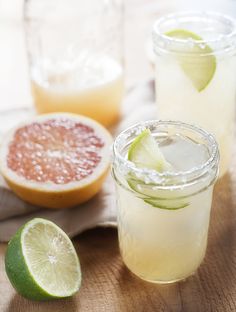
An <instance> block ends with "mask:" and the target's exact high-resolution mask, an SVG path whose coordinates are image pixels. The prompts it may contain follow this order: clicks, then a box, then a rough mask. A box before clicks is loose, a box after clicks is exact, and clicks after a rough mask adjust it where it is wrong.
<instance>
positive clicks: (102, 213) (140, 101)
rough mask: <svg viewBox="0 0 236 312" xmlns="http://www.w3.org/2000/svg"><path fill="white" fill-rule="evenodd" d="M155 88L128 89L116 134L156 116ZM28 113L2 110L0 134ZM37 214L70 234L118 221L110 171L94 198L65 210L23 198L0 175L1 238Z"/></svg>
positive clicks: (114, 131) (142, 86) (7, 237)
mask: <svg viewBox="0 0 236 312" xmlns="http://www.w3.org/2000/svg"><path fill="white" fill-rule="evenodd" d="M153 90H154V88H153V82H152V81H150V82H146V83H143V84H141V85H139V86H135V87H134V88H132V89H130V90H129V91H128V92H127V95H126V98H125V100H124V104H123V112H122V118H121V121H120V122H119V124H118V125H116V126H114V127H113V128H112V129H111V132H112V134H113V135H114V136H116V135H117V134H118V133H119V132H120V131H122V130H123V129H125V128H127V127H129V126H131V125H133V124H134V123H137V122H139V121H144V120H148V119H155V118H156V105H154V96H153V94H154V91H153ZM29 114H30V112H29V111H28V110H25V111H24V110H20V111H14V110H13V111H9V112H6V113H1V114H0V134H4V131H6V130H7V129H8V128H9V127H11V126H12V125H13V124H15V123H17V121H19V120H22V119H25V118H27V117H28V115H29ZM35 217H41V218H46V219H49V220H51V221H53V222H55V223H56V224H58V225H59V226H60V227H61V228H62V229H63V230H64V231H65V232H66V233H67V234H68V235H69V236H70V237H73V236H75V235H77V234H79V233H81V232H82V231H84V230H87V229H90V228H93V227H95V226H100V225H102V226H108V225H116V199H115V186H114V182H113V181H112V177H111V175H109V176H108V178H107V180H106V182H105V183H104V185H103V188H102V190H101V191H100V192H99V194H97V195H96V196H95V197H94V198H92V199H91V200H89V201H88V202H87V203H85V204H82V205H79V206H78V207H75V208H70V209H64V210H52V209H41V208H39V207H35V206H33V205H30V204H28V203H26V202H24V201H22V200H21V199H19V198H18V197H17V196H16V195H15V194H13V193H12V191H11V190H10V189H9V188H8V187H7V186H6V184H5V182H4V180H3V178H2V177H1V176H0V242H7V241H8V240H9V239H10V238H11V236H12V235H13V234H14V233H15V232H16V230H17V229H18V228H19V227H20V226H21V225H22V224H24V223H25V222H27V221H29V220H31V219H32V218H35Z"/></svg>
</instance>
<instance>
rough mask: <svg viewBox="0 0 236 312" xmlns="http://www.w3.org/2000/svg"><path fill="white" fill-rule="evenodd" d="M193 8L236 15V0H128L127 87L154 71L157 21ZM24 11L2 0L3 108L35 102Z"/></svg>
mask: <svg viewBox="0 0 236 312" xmlns="http://www.w3.org/2000/svg"><path fill="white" fill-rule="evenodd" d="M94 1H96V0H94ZM193 9H198V10H203V11H204V10H211V11H219V12H221V13H226V14H228V15H231V16H233V17H235V18H236V0H198V1H196V0H126V1H125V73H126V86H127V87H129V86H133V85H135V84H138V83H140V82H141V81H144V80H147V79H150V78H151V77H152V75H153V72H152V66H151V65H150V61H149V60H148V38H149V37H150V29H151V25H152V23H153V21H154V20H155V19H156V18H158V17H160V16H161V15H163V14H166V13H170V12H173V11H179V10H193ZM22 12H23V1H22V0H8V1H6V0H0V69H1V70H0V94H1V101H0V112H1V111H3V110H6V109H11V108H18V107H22V106H23V107H25V106H30V105H31V103H32V99H31V95H30V87H29V78H28V68H27V61H26V49H25V43H24V33H23V23H22Z"/></svg>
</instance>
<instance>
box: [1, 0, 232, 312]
mask: <svg viewBox="0 0 236 312" xmlns="http://www.w3.org/2000/svg"><path fill="white" fill-rule="evenodd" d="M131 2H132V3H134V4H135V3H138V4H139V17H137V16H138V15H136V20H135V18H134V16H131V15H129V16H128V18H127V21H132V23H129V27H128V28H127V29H126V34H127V36H126V47H127V51H126V54H127V55H126V61H127V65H128V71H127V73H128V77H129V80H130V83H134V82H136V80H137V77H138V78H140V77H141V78H147V77H149V75H150V67H149V64H148V62H147V60H146V58H145V49H144V48H143V47H144V43H145V40H144V38H145V36H146V31H147V25H148V23H146V22H145V18H144V15H145V14H146V13H147V12H148V10H149V11H150V10H151V6H150V7H148V5H149V4H150V5H151V2H152V4H153V3H154V1H150V2H148V1H147V2H146V1H144V0H139V1H138V0H135V1H134V0H132V1H131V0H130V3H131ZM162 2H163V3H164V1H162ZM5 3H10V1H9V2H5ZM12 3H13V4H14V5H15V1H13V2H12ZM142 3H145V5H146V4H147V6H146V11H145V10H142V8H141V9H140V5H141V4H142ZM168 3H169V2H168ZM162 12H163V11H162ZM140 20H142V23H140ZM149 22H150V21H149ZM0 26H1V25H0ZM12 27H13V28H12V29H11V30H10V35H9V36H8V37H9V38H11V42H12V43H11V42H10V41H6V40H5V39H4V38H6V37H7V36H6V33H5V32H4V31H3V32H2V33H1V32H0V42H1V43H2V45H3V48H5V47H6V44H8V45H9V50H10V48H11V50H12V51H15V50H17V52H18V56H19V55H20V54H21V52H20V49H18V48H17V49H16V46H14V45H17V47H19V45H18V44H17V42H16V41H14V40H13V35H14V34H15V33H16V32H18V31H19V29H18V27H19V25H18V24H13V26H12ZM137 34H138V37H137ZM1 36H2V37H1ZM3 36H4V37H3ZM17 38H19V37H17ZM17 40H18V39H17ZM10 45H11V46H10ZM20 45H22V42H21V44H20ZM1 50H2V49H1ZM4 51H5V52H6V54H5V56H6V58H5V59H4V58H1V62H2V63H1V64H2V65H3V66H5V67H4V68H5V71H6V73H8V74H9V75H11V76H12V81H13V80H14V81H13V84H12V83H9V84H8V87H7V86H5V83H6V81H0V91H1V96H2V94H3V93H4V92H5V93H4V94H5V98H6V101H5V102H6V103H7V104H8V105H9V104H10V102H11V103H12V106H16V105H17V104H19V97H21V99H22V102H24V100H25V102H27V101H28V100H29V93H28V90H27V83H26V81H25V80H24V79H23V80H24V81H23V82H22V81H21V79H18V78H19V77H18V76H15V73H17V75H19V73H20V76H22V77H23V76H24V77H25V76H26V67H24V66H23V65H22V61H20V62H16V61H15V66H17V64H18V65H19V67H18V68H16V67H14V66H13V65H12V66H13V67H11V69H10V72H9V67H7V65H6V64H7V62H8V63H9V64H12V60H13V58H12V60H11V59H7V57H10V56H9V54H8V53H7V51H6V50H4ZM132 51H133V52H132ZM14 57H15V55H14ZM22 59H25V54H24V52H23V50H22ZM137 64H138V65H139V66H138V70H137ZM3 66H1V68H3ZM17 77H18V78H17ZM19 83H20V85H19ZM12 85H13V86H15V87H16V88H17V87H18V90H21V91H20V92H21V93H20V94H19V93H16V94H15V96H14V92H12ZM22 90H23V91H22ZM12 96H14V98H12ZM2 102H4V101H2ZM25 102H24V103H25ZM20 105H21V103H20ZM0 108H2V107H0ZM235 169H236V168H235ZM234 172H235V174H234ZM74 244H75V246H76V248H77V249H78V253H79V256H80V260H81V266H82V273H83V283H82V287H81V290H80V292H79V293H78V294H77V295H76V296H74V297H73V298H72V299H68V300H61V301H54V302H44V303H37V302H31V301H28V300H26V299H23V298H22V297H20V296H19V295H17V294H16V292H15V291H14V289H13V288H12V286H11V285H10V283H9V282H8V280H7V277H6V274H5V269H4V253H5V250H6V245H5V244H0V312H34V311H35V312H61V311H63V312H64V311H65V312H77V311H78V312H103V311H108V312H113V311H114V312H116V311H117V312H132V311H134V312H149V311H150V312H162V311H165V312H169V311H172V312H195V311H196V312H208V311H209V312H221V311H222V312H229V311H236V282H235V281H236V170H232V173H231V175H230V174H228V175H226V176H225V177H224V178H222V179H221V181H219V182H218V183H217V185H216V188H215V194H214V202H213V209H212V218H211V224H210V233H209V244H208V249H207V256H206V258H205V260H204V263H203V264H202V265H201V267H200V269H199V270H198V272H197V273H196V274H195V275H194V276H192V277H190V278H189V279H187V280H186V281H184V282H180V283H177V284H174V285H169V286H158V285H153V284H149V283H146V282H143V281H141V280H140V279H138V278H136V277H135V276H134V275H133V274H131V273H130V272H129V271H128V270H127V269H126V268H125V266H124V265H123V263H122V260H121V257H120V254H119V250H118V243H117V232H116V230H115V229H109V228H107V229H94V230H91V231H88V232H86V233H83V234H82V235H80V236H78V237H77V238H76V239H74Z"/></svg>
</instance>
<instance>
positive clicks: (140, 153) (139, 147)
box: [128, 129, 170, 172]
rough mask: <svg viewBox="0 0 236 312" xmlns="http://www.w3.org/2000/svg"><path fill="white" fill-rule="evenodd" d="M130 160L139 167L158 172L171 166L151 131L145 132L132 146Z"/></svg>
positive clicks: (129, 153)
mask: <svg viewBox="0 0 236 312" xmlns="http://www.w3.org/2000/svg"><path fill="white" fill-rule="evenodd" d="M128 160H130V161H132V162H133V163H135V165H136V166H137V167H140V168H148V169H154V170H156V171H158V172H163V171H167V170H168V169H170V164H169V163H168V162H167V161H166V160H165V158H164V156H163V154H162V153H161V151H160V149H159V147H158V144H157V142H156V141H155V139H154V137H153V136H152V135H151V132H150V130H149V129H145V130H143V132H142V133H141V134H140V135H139V136H137V138H136V139H135V140H134V141H133V143H132V144H131V145H130V148H129V151H128Z"/></svg>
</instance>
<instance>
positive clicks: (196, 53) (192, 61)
mask: <svg viewBox="0 0 236 312" xmlns="http://www.w3.org/2000/svg"><path fill="white" fill-rule="evenodd" d="M165 35H166V36H168V37H172V38H178V39H192V40H193V43H192V44H187V45H186V49H185V51H184V52H186V55H177V58H178V60H179V63H180V65H181V67H182V69H183V71H184V72H185V74H186V75H187V76H188V77H189V78H190V79H191V81H192V83H193V85H194V87H195V88H196V89H197V90H198V91H199V92H201V91H203V90H204V89H205V88H206V87H207V86H208V85H209V83H210V82H211V80H212V78H213V77H214V74H215V71H216V57H215V56H214V55H213V50H212V49H211V47H210V46H209V45H207V44H205V43H204V42H203V43H199V41H202V40H203V39H202V38H201V37H200V36H199V35H197V34H195V33H193V32H191V31H188V30H185V29H175V30H171V31H169V32H167V33H166V34H165Z"/></svg>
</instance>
